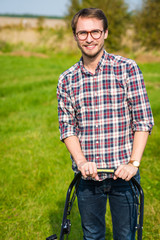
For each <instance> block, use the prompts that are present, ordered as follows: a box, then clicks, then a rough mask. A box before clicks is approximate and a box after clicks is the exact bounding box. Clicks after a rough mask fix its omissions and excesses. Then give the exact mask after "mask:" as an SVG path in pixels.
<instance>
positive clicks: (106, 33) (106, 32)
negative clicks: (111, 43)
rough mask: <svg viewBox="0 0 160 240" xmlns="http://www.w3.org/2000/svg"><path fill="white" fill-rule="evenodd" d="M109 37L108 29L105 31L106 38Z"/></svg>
mask: <svg viewBox="0 0 160 240" xmlns="http://www.w3.org/2000/svg"><path fill="white" fill-rule="evenodd" d="M107 37H108V29H107V30H106V31H105V32H104V39H107Z"/></svg>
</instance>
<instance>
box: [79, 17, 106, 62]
mask: <svg viewBox="0 0 160 240" xmlns="http://www.w3.org/2000/svg"><path fill="white" fill-rule="evenodd" d="M93 30H100V31H102V32H101V36H100V38H99V39H94V38H93V37H92V36H91V34H90V33H88V36H87V38H86V39H85V40H81V39H79V38H78V36H77V33H79V32H91V31H93ZM107 36H108V31H107V30H106V32H104V30H103V20H99V19H97V18H85V17H80V18H79V19H78V22H77V27H76V34H75V40H76V41H77V45H78V47H79V48H80V50H81V52H82V55H83V56H86V57H89V58H93V57H96V56H97V55H99V54H100V53H102V51H103V47H104V39H106V38H107Z"/></svg>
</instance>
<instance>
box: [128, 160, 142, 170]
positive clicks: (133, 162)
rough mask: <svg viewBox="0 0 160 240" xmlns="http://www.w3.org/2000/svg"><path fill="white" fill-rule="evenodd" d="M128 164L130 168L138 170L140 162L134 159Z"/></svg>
mask: <svg viewBox="0 0 160 240" xmlns="http://www.w3.org/2000/svg"><path fill="white" fill-rule="evenodd" d="M128 164H131V165H132V166H134V167H136V168H139V167H140V162H139V161H138V160H135V159H131V160H130V161H129V163H128Z"/></svg>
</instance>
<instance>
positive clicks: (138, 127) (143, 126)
mask: <svg viewBox="0 0 160 240" xmlns="http://www.w3.org/2000/svg"><path fill="white" fill-rule="evenodd" d="M152 128H153V124H152V123H144V122H134V123H133V131H134V132H149V134H151V132H152Z"/></svg>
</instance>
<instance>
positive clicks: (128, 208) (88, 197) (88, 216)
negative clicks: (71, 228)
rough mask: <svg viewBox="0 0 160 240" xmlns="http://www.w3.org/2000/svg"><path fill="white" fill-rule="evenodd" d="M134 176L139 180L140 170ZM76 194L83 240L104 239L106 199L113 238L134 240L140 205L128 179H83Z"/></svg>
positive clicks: (115, 239) (116, 239)
mask: <svg viewBox="0 0 160 240" xmlns="http://www.w3.org/2000/svg"><path fill="white" fill-rule="evenodd" d="M135 177H136V180H138V181H140V176H139V173H137V175H136V176H135ZM77 197H78V206H79V211H80V215H81V223H82V228H83V235H84V236H83V239H84V240H105V213H106V203H107V199H109V204H110V210H111V215H112V225H113V239H114V240H135V226H136V222H137V204H136V201H135V196H134V194H133V191H132V190H131V187H130V185H129V182H126V181H124V180H122V179H117V180H113V179H112V178H109V179H106V180H103V181H100V182H99V181H93V180H83V179H81V182H80V185H79V188H78V192H77ZM106 239H107V236H106Z"/></svg>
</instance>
